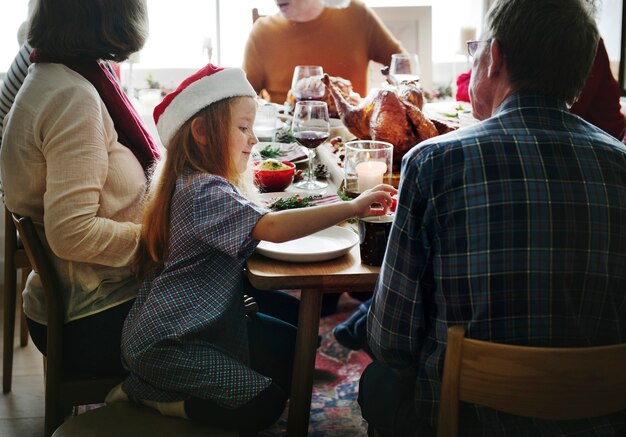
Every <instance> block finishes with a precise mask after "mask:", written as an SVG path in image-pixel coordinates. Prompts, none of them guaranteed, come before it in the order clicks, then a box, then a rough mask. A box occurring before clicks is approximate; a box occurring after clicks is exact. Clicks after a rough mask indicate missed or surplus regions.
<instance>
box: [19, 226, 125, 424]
mask: <svg viewBox="0 0 626 437" xmlns="http://www.w3.org/2000/svg"><path fill="white" fill-rule="evenodd" d="M12 219H13V223H15V227H16V228H17V230H18V232H19V234H20V238H21V239H22V243H23V244H24V249H25V250H26V253H27V255H28V258H29V259H30V263H31V265H32V268H33V270H35V272H37V273H38V274H39V278H40V280H41V284H42V285H43V289H44V294H45V301H46V312H47V343H46V366H45V416H46V417H45V435H46V436H50V435H52V432H53V431H54V430H55V429H56V428H57V427H58V426H59V425H60V424H61V423H62V422H63V418H64V412H65V410H66V409H67V408H70V407H72V406H74V405H83V404H90V403H98V402H104V398H105V397H106V394H107V393H108V391H109V390H110V389H111V388H113V387H114V386H115V385H116V384H118V383H119V382H120V381H121V380H122V379H123V378H122V377H121V376H120V377H94V376H91V375H83V374H80V375H74V374H71V373H67V372H65V371H64V367H63V352H62V351H63V335H62V333H63V324H64V321H65V316H64V314H65V303H64V301H63V293H62V292H61V287H60V281H59V278H58V275H57V272H56V270H55V268H54V264H53V263H52V260H51V259H50V256H49V255H48V252H47V251H46V249H45V247H44V245H43V243H42V241H41V239H40V237H39V234H38V233H37V229H36V227H35V225H34V224H33V221H32V220H31V218H30V217H20V216H19V215H17V214H12Z"/></svg>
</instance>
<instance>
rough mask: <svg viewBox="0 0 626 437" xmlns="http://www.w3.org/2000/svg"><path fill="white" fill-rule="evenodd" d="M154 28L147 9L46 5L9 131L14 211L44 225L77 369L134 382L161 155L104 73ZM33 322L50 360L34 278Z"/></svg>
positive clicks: (8, 195)
mask: <svg viewBox="0 0 626 437" xmlns="http://www.w3.org/2000/svg"><path fill="white" fill-rule="evenodd" d="M146 23H147V21H146V10H145V3H144V1H143V0H110V1H107V2H101V1H97V0H40V1H39V2H38V4H37V5H36V6H35V10H34V11H33V15H32V17H31V27H30V31H29V36H28V42H29V44H30V45H31V46H32V47H34V51H33V53H31V58H30V59H31V61H32V62H33V63H34V65H32V66H31V69H30V70H29V74H28V76H27V78H26V80H25V82H24V84H23V86H22V88H21V90H20V92H19V94H18V95H17V97H16V99H15V102H14V104H13V106H12V108H11V110H10V112H9V113H8V115H7V117H6V119H5V120H4V135H3V142H2V151H1V154H0V164H1V171H2V182H3V186H4V191H5V200H6V205H7V207H8V208H9V210H11V211H13V212H15V213H18V214H20V215H25V216H30V217H31V218H32V219H33V221H34V222H35V223H36V224H37V226H38V227H39V230H40V233H41V235H42V236H43V237H44V240H45V244H46V245H47V247H48V248H49V251H50V256H51V257H52V259H53V261H54V264H55V266H56V269H57V272H58V274H59V277H60V281H61V285H62V288H63V293H64V298H65V302H66V307H65V328H64V333H63V335H64V344H63V348H64V351H63V353H64V360H65V362H66V365H67V368H68V370H73V371H89V372H92V373H96V374H115V373H125V371H124V369H123V367H122V366H121V362H120V337H121V329H122V325H123V322H124V318H125V317H126V314H127V313H128V310H129V309H130V307H131V305H132V303H133V300H134V298H135V295H136V293H137V289H138V283H137V281H136V279H135V278H134V275H133V274H132V272H131V271H130V269H129V267H128V265H129V262H130V261H131V259H132V257H133V255H134V253H135V251H136V248H137V244H138V241H139V235H140V224H139V223H140V222H141V215H142V199H143V197H144V194H145V190H146V185H147V175H148V173H149V168H150V166H151V165H152V164H153V162H154V161H155V159H157V158H158V155H159V149H158V147H157V146H156V143H155V142H154V141H153V140H152V138H151V137H150V134H149V133H148V132H147V130H146V129H145V127H144V126H143V124H142V122H141V119H140V117H139V116H138V115H137V113H136V112H135V111H134V109H133V108H132V105H131V104H130V102H129V101H128V99H127V98H126V97H125V95H124V93H123V91H122V90H121V89H120V87H119V85H118V84H117V82H116V81H115V79H114V78H113V76H112V75H111V74H110V72H109V71H108V70H107V69H106V68H105V67H104V65H103V62H104V61H106V60H114V61H122V60H124V59H126V58H127V57H128V56H129V55H130V54H131V53H133V52H135V51H137V50H139V49H140V48H141V47H142V46H143V44H144V41H145V38H146V34H147V28H146ZM24 312H25V313H26V316H27V319H28V325H29V330H30V333H31V337H32V338H33V342H34V343H35V345H36V346H37V348H38V349H39V350H41V351H42V352H43V353H44V354H45V353H46V337H47V330H46V305H45V301H44V292H43V289H42V285H41V281H40V279H39V277H38V275H37V274H36V273H35V272H33V273H31V275H30V277H29V279H28V283H27V286H26V290H25V291H24Z"/></svg>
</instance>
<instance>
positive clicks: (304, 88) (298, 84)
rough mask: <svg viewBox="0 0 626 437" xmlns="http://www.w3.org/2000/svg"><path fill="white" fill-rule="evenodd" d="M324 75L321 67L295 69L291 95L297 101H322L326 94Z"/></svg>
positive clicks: (305, 66) (299, 67)
mask: <svg viewBox="0 0 626 437" xmlns="http://www.w3.org/2000/svg"><path fill="white" fill-rule="evenodd" d="M323 75H324V70H323V69H322V67H320V66H319V65H298V66H297V67H296V68H294V70H293V79H292V81H291V94H292V95H293V96H294V97H295V99H296V101H300V100H321V99H322V97H324V93H325V92H326V87H325V86H324V83H322V76H323Z"/></svg>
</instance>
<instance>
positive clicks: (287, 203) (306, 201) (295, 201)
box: [269, 194, 322, 211]
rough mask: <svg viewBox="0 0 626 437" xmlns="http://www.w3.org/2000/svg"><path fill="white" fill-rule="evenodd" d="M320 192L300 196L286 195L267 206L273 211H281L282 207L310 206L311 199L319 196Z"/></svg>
mask: <svg viewBox="0 0 626 437" xmlns="http://www.w3.org/2000/svg"><path fill="white" fill-rule="evenodd" d="M321 197H322V195H321V194H316V195H313V196H305V197H302V196H300V195H299V194H294V195H293V196H291V197H287V198H285V199H277V200H276V201H275V202H274V203H271V204H270V205H269V208H270V209H272V210H274V211H282V210H284V209H294V208H305V207H307V206H312V205H313V203H312V200H314V199H319V198H321Z"/></svg>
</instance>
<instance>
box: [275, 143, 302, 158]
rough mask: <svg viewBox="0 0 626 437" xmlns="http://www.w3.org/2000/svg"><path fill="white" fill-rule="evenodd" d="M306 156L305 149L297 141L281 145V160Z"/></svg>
mask: <svg viewBox="0 0 626 437" xmlns="http://www.w3.org/2000/svg"><path fill="white" fill-rule="evenodd" d="M306 158H308V156H307V154H306V149H305V148H304V147H303V146H301V145H300V144H298V143H291V144H287V145H286V146H282V147H281V154H280V160H281V161H290V162H294V161H300V160H302V159H306Z"/></svg>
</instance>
